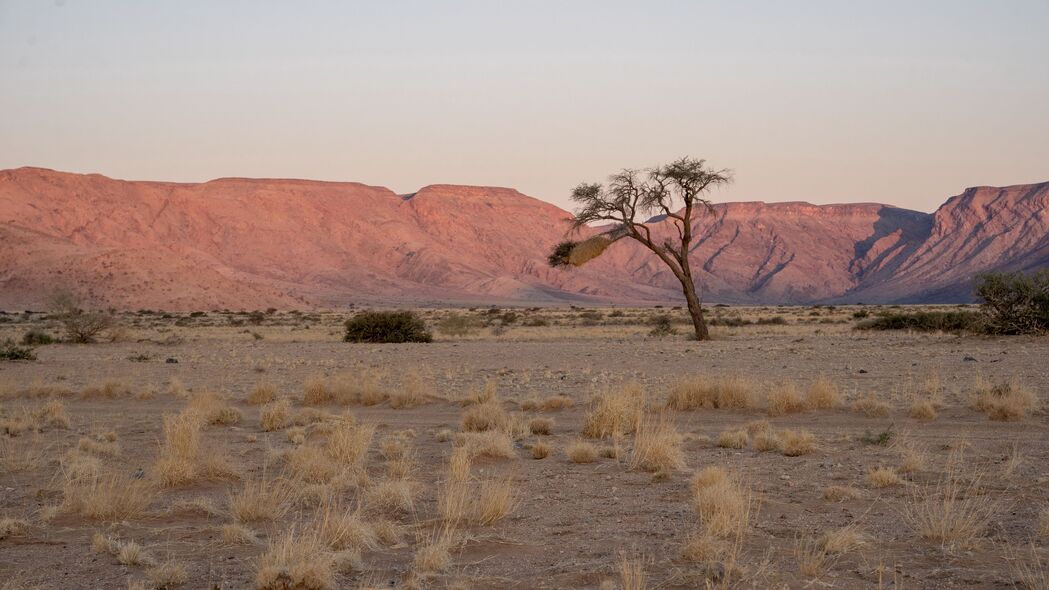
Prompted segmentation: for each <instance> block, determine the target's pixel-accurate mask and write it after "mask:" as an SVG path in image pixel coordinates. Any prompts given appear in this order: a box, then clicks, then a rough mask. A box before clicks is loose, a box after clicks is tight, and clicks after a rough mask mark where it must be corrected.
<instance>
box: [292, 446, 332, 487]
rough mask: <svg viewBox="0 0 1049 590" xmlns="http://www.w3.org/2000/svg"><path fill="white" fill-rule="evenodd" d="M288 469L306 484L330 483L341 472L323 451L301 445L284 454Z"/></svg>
mask: <svg viewBox="0 0 1049 590" xmlns="http://www.w3.org/2000/svg"><path fill="white" fill-rule="evenodd" d="M284 459H285V461H286V462H287V466H288V469H289V470H290V471H291V472H292V473H293V474H294V475H295V476H296V477H297V478H298V479H300V480H302V481H304V482H306V483H328V482H330V481H331V480H332V478H334V477H335V475H336V474H337V473H338V472H339V467H338V465H336V464H335V462H334V461H332V459H331V457H330V456H329V455H328V454H327V453H326V452H325V451H324V449H321V448H320V447H315V446H312V445H300V446H298V447H295V448H294V449H292V450H290V451H288V452H287V453H285V454H284Z"/></svg>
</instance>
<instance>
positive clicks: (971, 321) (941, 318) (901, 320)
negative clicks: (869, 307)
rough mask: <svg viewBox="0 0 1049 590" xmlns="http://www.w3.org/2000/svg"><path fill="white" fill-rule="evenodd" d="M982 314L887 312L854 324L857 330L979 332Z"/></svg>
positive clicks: (961, 312)
mask: <svg viewBox="0 0 1049 590" xmlns="http://www.w3.org/2000/svg"><path fill="white" fill-rule="evenodd" d="M983 324H984V318H983V316H982V315H981V314H980V313H978V312H975V311H917V312H914V313H888V314H885V315H882V316H878V317H876V318H872V319H869V320H865V321H862V322H860V323H858V324H856V329H857V330H914V331H916V332H966V331H971V332H980V331H982V328H983Z"/></svg>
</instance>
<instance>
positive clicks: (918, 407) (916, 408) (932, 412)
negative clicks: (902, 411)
mask: <svg viewBox="0 0 1049 590" xmlns="http://www.w3.org/2000/svg"><path fill="white" fill-rule="evenodd" d="M907 415H908V416H910V417H911V418H914V419H915V420H921V421H922V422H931V421H933V420H935V419H936V406H934V405H933V404H932V402H927V401H921V400H919V401H915V402H914V403H913V404H911V407H910V408H909V409H908V410H907Z"/></svg>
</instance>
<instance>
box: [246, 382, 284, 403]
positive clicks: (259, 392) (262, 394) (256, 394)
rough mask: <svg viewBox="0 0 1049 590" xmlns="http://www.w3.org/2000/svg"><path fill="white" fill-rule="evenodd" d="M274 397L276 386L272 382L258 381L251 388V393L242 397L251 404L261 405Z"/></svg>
mask: <svg viewBox="0 0 1049 590" xmlns="http://www.w3.org/2000/svg"><path fill="white" fill-rule="evenodd" d="M275 399H277V386H276V385H273V384H272V383H259V384H257V385H256V386H255V388H254V389H252V390H251V393H249V394H248V395H247V397H245V398H244V403H247V404H251V405H253V406H261V405H263V404H268V403H270V402H271V401H273V400H275Z"/></svg>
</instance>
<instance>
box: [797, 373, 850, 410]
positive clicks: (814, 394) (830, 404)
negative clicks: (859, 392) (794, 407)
mask: <svg viewBox="0 0 1049 590" xmlns="http://www.w3.org/2000/svg"><path fill="white" fill-rule="evenodd" d="M805 405H806V406H807V407H808V408H809V409H813V410H825V409H831V408H836V407H838V406H840V405H841V391H840V390H839V389H838V386H837V385H835V384H834V382H833V381H831V380H830V379H829V378H828V377H825V376H820V377H819V378H818V379H816V381H814V382H813V383H812V385H810V386H809V389H808V391H807V392H806V393H805Z"/></svg>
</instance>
